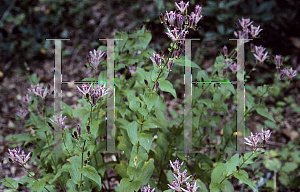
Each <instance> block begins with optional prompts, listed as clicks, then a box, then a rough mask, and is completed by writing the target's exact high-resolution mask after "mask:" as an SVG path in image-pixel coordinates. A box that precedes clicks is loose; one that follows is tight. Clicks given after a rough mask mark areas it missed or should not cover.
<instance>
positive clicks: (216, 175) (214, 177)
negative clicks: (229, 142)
mask: <svg viewBox="0 0 300 192" xmlns="http://www.w3.org/2000/svg"><path fill="white" fill-rule="evenodd" d="M225 171H226V166H225V164H224V163H220V164H218V165H217V166H216V167H215V169H214V170H213V172H212V173H211V182H212V183H221V181H222V180H223V179H224V173H225Z"/></svg>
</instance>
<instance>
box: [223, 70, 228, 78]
mask: <svg viewBox="0 0 300 192" xmlns="http://www.w3.org/2000/svg"><path fill="white" fill-rule="evenodd" d="M226 71H227V69H223V77H224V76H225V75H226Z"/></svg>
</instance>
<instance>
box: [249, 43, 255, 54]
mask: <svg viewBox="0 0 300 192" xmlns="http://www.w3.org/2000/svg"><path fill="white" fill-rule="evenodd" d="M250 48H251V52H252V53H254V52H255V47H254V44H253V43H251V44H250Z"/></svg>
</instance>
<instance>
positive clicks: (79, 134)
mask: <svg viewBox="0 0 300 192" xmlns="http://www.w3.org/2000/svg"><path fill="white" fill-rule="evenodd" d="M77 132H78V136H79V137H80V136H81V127H80V126H79V125H77Z"/></svg>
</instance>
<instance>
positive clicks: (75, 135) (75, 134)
mask: <svg viewBox="0 0 300 192" xmlns="http://www.w3.org/2000/svg"><path fill="white" fill-rule="evenodd" d="M74 137H75V138H76V139H77V132H76V131H74Z"/></svg>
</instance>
